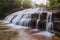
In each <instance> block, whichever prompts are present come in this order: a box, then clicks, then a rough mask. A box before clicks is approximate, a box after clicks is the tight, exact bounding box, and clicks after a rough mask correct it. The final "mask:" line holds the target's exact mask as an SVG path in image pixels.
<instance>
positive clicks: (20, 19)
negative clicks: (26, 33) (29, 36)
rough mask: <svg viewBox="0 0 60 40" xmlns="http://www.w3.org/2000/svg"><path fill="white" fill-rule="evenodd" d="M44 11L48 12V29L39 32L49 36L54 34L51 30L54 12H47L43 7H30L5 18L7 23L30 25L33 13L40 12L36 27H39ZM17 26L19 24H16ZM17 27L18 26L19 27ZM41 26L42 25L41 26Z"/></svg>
mask: <svg viewBox="0 0 60 40" xmlns="http://www.w3.org/2000/svg"><path fill="white" fill-rule="evenodd" d="M43 12H46V13H47V17H46V30H45V31H42V32H39V33H37V34H40V35H44V36H47V37H51V36H53V34H52V33H50V32H51V28H52V27H53V22H52V12H47V11H46V10H45V11H44V10H42V9H41V8H30V9H25V10H23V11H18V12H15V13H13V14H11V15H9V16H7V17H6V18H5V19H4V20H5V23H10V24H13V25H15V26H16V25H18V26H19V27H20V26H21V27H22V26H24V27H26V26H29V22H31V20H32V19H31V16H32V14H35V13H37V14H38V16H39V17H38V19H37V21H36V26H35V27H36V29H38V23H39V21H40V16H41V15H42V13H43ZM16 27H17V26H16ZM19 27H17V28H19ZM40 27H41V26H40Z"/></svg>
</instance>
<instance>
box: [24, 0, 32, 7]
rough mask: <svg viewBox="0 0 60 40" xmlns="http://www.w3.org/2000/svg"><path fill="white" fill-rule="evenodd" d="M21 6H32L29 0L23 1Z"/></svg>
mask: <svg viewBox="0 0 60 40" xmlns="http://www.w3.org/2000/svg"><path fill="white" fill-rule="evenodd" d="M23 7H24V8H31V7H32V4H31V0H25V1H24V3H23Z"/></svg>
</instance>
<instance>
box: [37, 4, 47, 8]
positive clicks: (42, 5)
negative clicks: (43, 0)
mask: <svg viewBox="0 0 60 40" xmlns="http://www.w3.org/2000/svg"><path fill="white" fill-rule="evenodd" d="M38 6H39V7H46V5H44V4H40V5H38Z"/></svg>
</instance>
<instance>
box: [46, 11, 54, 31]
mask: <svg viewBox="0 0 60 40" xmlns="http://www.w3.org/2000/svg"><path fill="white" fill-rule="evenodd" d="M52 27H53V22H52V12H48V13H47V17H46V31H49V32H51V28H52Z"/></svg>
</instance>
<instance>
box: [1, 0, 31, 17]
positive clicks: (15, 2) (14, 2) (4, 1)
mask: <svg viewBox="0 0 60 40" xmlns="http://www.w3.org/2000/svg"><path fill="white" fill-rule="evenodd" d="M22 1H23V0H0V17H3V16H5V15H6V14H4V13H5V12H6V11H8V10H11V9H13V8H18V7H19V8H20V7H21V6H23V7H24V8H30V7H32V5H31V1H30V0H24V2H23V5H21V2H22Z"/></svg>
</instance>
